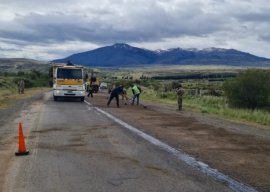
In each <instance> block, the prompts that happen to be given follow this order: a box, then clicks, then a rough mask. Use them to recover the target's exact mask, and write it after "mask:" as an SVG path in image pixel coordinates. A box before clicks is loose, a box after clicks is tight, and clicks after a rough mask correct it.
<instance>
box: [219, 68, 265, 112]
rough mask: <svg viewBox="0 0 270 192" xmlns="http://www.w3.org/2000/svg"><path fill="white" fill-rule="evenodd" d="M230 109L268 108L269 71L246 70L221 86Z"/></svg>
mask: <svg viewBox="0 0 270 192" xmlns="http://www.w3.org/2000/svg"><path fill="white" fill-rule="evenodd" d="M223 89H224V91H225V96H226V98H227V99H228V103H229V105H230V106H232V107H238V108H248V109H252V110H254V109H256V108H257V109H259V108H268V107H269V106H270V102H269V97H270V70H264V69H248V70H246V71H244V72H242V73H239V74H238V75H237V76H236V78H233V79H228V80H226V81H225V82H224V84H223Z"/></svg>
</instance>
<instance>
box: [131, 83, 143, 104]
mask: <svg viewBox="0 0 270 192" xmlns="http://www.w3.org/2000/svg"><path fill="white" fill-rule="evenodd" d="M131 86H132V93H133V98H132V103H131V105H134V101H135V99H136V98H137V105H139V102H140V94H141V91H140V88H139V87H137V86H136V85H135V84H132V85H131Z"/></svg>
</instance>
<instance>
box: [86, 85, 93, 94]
mask: <svg viewBox="0 0 270 192" xmlns="http://www.w3.org/2000/svg"><path fill="white" fill-rule="evenodd" d="M89 95H91V97H93V86H92V84H90V85H89V86H88V95H87V97H89Z"/></svg>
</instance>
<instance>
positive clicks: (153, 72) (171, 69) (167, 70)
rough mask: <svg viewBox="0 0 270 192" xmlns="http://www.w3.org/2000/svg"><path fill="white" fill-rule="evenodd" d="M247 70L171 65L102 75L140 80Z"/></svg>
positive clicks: (134, 68)
mask: <svg viewBox="0 0 270 192" xmlns="http://www.w3.org/2000/svg"><path fill="white" fill-rule="evenodd" d="M245 69H247V68H244V67H232V66H214V65H198V66H194V65H192V66H191V65H178V66H175V65H171V66H162V65H155V66H149V67H145V66H141V67H133V68H115V69H114V68H104V69H101V73H102V74H103V76H106V77H109V78H110V77H117V78H118V79H122V77H126V76H128V77H133V79H139V78H140V77H141V76H146V77H149V78H151V77H153V76H168V75H171V76H172V75H175V76H177V75H189V74H198V73H199V74H213V73H215V74H216V73H233V74H237V73H239V72H241V71H243V70H245Z"/></svg>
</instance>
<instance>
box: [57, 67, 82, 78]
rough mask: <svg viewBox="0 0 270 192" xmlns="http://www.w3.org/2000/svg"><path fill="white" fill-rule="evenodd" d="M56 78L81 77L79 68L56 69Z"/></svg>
mask: <svg viewBox="0 0 270 192" xmlns="http://www.w3.org/2000/svg"><path fill="white" fill-rule="evenodd" d="M57 78H58V79H82V70H81V69H61V68H59V69H58V70H57Z"/></svg>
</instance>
